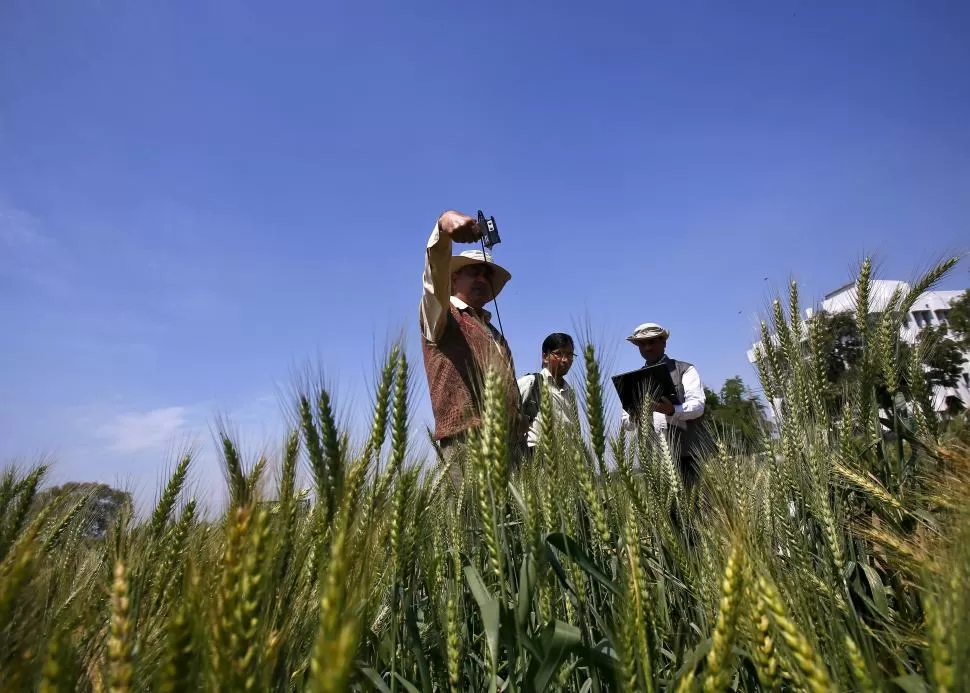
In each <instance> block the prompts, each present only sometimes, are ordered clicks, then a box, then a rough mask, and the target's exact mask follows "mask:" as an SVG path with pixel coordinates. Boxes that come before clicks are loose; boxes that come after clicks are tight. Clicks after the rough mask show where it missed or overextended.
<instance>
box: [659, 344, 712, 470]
mask: <svg viewBox="0 0 970 693" xmlns="http://www.w3.org/2000/svg"><path fill="white" fill-rule="evenodd" d="M663 363H666V364H667V369H668V370H669V371H670V379H671V380H672V381H673V383H674V390H676V392H677V401H676V402H674V404H683V403H684V399H685V398H686V394H685V392H684V373H686V372H687V369H688V368H691V367H692V366H693V364H691V363H688V362H687V361H678V360H677V359H672V358H670V357H669V356H666V355H665V356H664V357H663ZM706 416H707V412H704V413H703V414H701V415H700V416H698V417H697V418H696V419H691V420H690V421H681V422H680V425H679V426H675V427H672V430H671V431H670V433H672V434H673V439H674V441H675V442H676V444H677V445H678V447H679V449H680V456H681V457H699V456H701V455H703V454H704V453H705V452H706V447H707V445H708V444H709V442H710V441H709V438H708V437H707V424H706V422H705V418H706Z"/></svg>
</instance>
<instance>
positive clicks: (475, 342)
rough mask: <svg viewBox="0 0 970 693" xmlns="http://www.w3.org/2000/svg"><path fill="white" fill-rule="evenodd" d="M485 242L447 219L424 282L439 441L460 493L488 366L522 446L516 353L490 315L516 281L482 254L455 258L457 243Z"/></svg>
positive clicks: (452, 215)
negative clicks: (461, 457)
mask: <svg viewBox="0 0 970 693" xmlns="http://www.w3.org/2000/svg"><path fill="white" fill-rule="evenodd" d="M481 237H482V231H481V229H479V228H478V223H477V221H476V220H475V219H474V218H472V217H470V216H466V215H465V214H461V213H460V212H455V211H447V212H445V213H444V214H442V215H441V216H440V217H439V218H438V221H437V223H436V224H435V227H434V230H433V231H432V232H431V237H430V238H429V239H428V244H427V248H426V252H425V263H424V274H423V277H422V282H423V285H424V293H423V295H422V297H421V307H420V311H419V313H420V319H421V331H422V335H423V339H422V340H421V342H422V351H423V355H424V367H425V372H426V374H427V376H428V389H429V392H430V395H431V409H432V412H433V413H434V421H435V430H434V434H433V438H434V439H435V441H437V443H438V446H439V448H440V450H441V452H442V456H443V457H444V460H445V462H446V463H447V464H449V466H450V467H451V469H450V472H451V478H452V481H453V482H454V483H455V484H456V485H457V484H458V483H460V480H461V470H460V469H459V468H458V464H456V463H455V459H454V458H455V453H456V451H457V450H458V449H459V448H460V446H461V443H463V442H464V439H465V436H466V434H467V433H468V431H469V430H470V429H471V428H473V427H476V426H478V425H479V424H481V421H482V395H483V386H484V383H483V380H484V376H485V372H486V370H487V367H488V366H489V365H490V364H491V365H493V366H495V368H496V369H497V370H498V372H499V373H500V375H501V378H502V384H503V389H504V390H505V392H506V399H507V403H508V404H507V411H508V413H509V426H508V430H509V432H510V441H514V440H516V439H517V438H518V430H517V429H518V426H519V420H520V418H521V417H520V415H519V388H518V385H517V383H516V379H515V366H514V363H513V360H512V352H511V350H510V349H509V345H508V343H507V342H506V341H505V337H504V336H503V335H502V334H501V332H499V330H497V329H496V328H495V326H494V325H493V324H492V322H491V313H489V311H487V310H485V305H486V304H487V303H488V302H489V301H491V300H492V299H494V298H495V296H497V295H498V294H499V292H501V291H502V288H503V287H504V286H505V284H506V283H507V282H508V281H509V280H510V279H511V278H512V275H511V274H510V273H509V271H508V270H507V269H505V268H504V267H501V266H500V265H497V264H495V263H494V262H492V258H491V256H490V255H488V254H486V253H483V252H482V251H481V250H466V251H465V252H463V253H461V254H459V255H452V244H453V243H474V242H475V241H477V240H479V239H480V238H481ZM510 445H511V443H510Z"/></svg>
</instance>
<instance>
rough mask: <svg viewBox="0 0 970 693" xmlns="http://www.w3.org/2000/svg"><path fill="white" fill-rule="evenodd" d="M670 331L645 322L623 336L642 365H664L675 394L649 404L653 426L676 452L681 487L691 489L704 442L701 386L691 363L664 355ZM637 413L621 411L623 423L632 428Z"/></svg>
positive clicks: (702, 387)
mask: <svg viewBox="0 0 970 693" xmlns="http://www.w3.org/2000/svg"><path fill="white" fill-rule="evenodd" d="M668 337H670V333H669V332H668V331H667V330H666V329H664V328H663V327H661V326H660V325H658V324H656V323H652V322H647V323H644V324H642V325H638V326H637V327H636V329H634V330H633V332H632V333H631V334H630V336H628V337H627V341H629V342H631V343H632V344H634V345H635V346H636V347H637V348H638V349H639V350H640V355H641V356H643V360H644V361H645V364H644V365H646V366H653V365H656V364H658V363H665V364H667V369H668V371H669V372H670V379H671V380H672V381H673V383H674V390H675V391H676V393H677V400H678V401H676V402H671V401H670V400H669V399H667V398H666V397H664V398H662V399H661V400H660V401H659V402H655V403H654V404H653V427H654V430H656V431H657V432H658V433H661V434H662V435H666V436H667V437H668V440H669V441H670V442H671V450H672V451H677V452H679V457H680V472H681V476H682V477H683V479H684V486H685V487H686V488H688V489H689V488H691V487H692V486H693V485H694V483H695V482H696V481H697V477H698V475H699V473H700V469H699V468H698V462H697V458H698V457H699V455H700V452H701V447H702V445H703V441H704V431H703V423H702V420H703V417H704V402H705V399H706V396H705V394H704V385H703V383H701V377H700V375H699V374H698V372H697V369H696V368H695V367H694V365H693V364H691V363H688V362H686V361H681V360H678V359H672V358H670V357H669V356H667V353H666V351H667V339H668ZM637 415H638V412H633V416H632V417H631V415H630V413H628V412H625V411H624V412H623V415H622V419H623V426H624V428H627V429H634V428H636V420H635V419H636V417H637Z"/></svg>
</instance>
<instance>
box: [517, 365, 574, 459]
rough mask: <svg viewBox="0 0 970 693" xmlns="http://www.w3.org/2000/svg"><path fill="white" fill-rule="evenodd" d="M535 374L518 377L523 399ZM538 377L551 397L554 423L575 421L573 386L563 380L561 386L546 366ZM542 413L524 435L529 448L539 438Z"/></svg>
mask: <svg viewBox="0 0 970 693" xmlns="http://www.w3.org/2000/svg"><path fill="white" fill-rule="evenodd" d="M534 377H535V376H533V375H531V374H530V375H523V376H522V377H521V378H519V396H520V397H521V398H522V400H525V397H526V395H528V394H529V389H530V388H531V387H532V380H533V378H534ZM539 377H541V378H542V381H543V383H544V385H545V387H546V394H547V395H549V396H551V397H552V411H553V412H554V413H553V416H554V417H555V421H556V425H571V424H575V423H576V422H577V416H578V413H577V412H578V410H577V408H576V391H575V390H574V389H573V387H572V386H571V385H570V384H569V383H567V382H566V381H565V380H563V383H562V387H560V386H559V384H558V383H557V382H556V379H555V378H553V377H552V373H550V372H549V369H548V368H543V369H542V370H541V371H539ZM541 419H542V415H541V414H539V415H537V416H536V418H535V419H533V421H532V424H531V425H530V426H529V432H528V434H527V435H526V444H527V445H528V446H529V447H530V448H531V447H534V446H535V444H536V442H537V441H538V440H539V431H540V430H541V429H542V421H541Z"/></svg>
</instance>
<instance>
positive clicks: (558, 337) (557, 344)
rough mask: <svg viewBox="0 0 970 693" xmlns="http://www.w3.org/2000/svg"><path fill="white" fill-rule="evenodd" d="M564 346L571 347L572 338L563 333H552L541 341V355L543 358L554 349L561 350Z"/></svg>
mask: <svg viewBox="0 0 970 693" xmlns="http://www.w3.org/2000/svg"><path fill="white" fill-rule="evenodd" d="M564 346H573V338H572V337H570V336H569V335H568V334H566V333H565V332H553V333H552V334H551V335H549V336H548V337H546V338H545V339H544V340H542V354H543V356H545V355H546V354H548V353H550V352H553V351H555V350H556V349H562V348H563V347H564Z"/></svg>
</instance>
